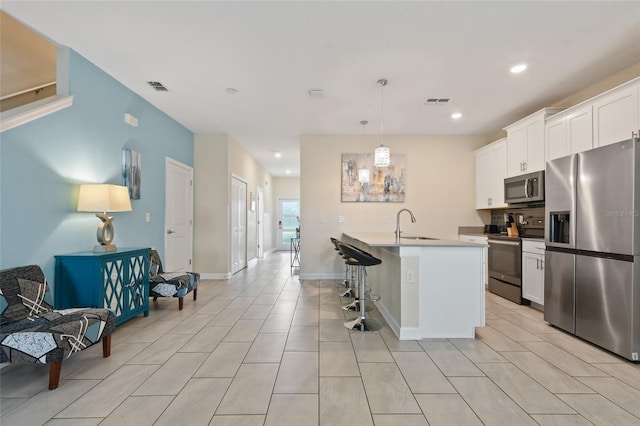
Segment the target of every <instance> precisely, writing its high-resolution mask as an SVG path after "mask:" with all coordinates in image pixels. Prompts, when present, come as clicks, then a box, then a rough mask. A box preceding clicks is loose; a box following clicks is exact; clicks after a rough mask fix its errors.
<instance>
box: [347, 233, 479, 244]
mask: <svg viewBox="0 0 640 426" xmlns="http://www.w3.org/2000/svg"><path fill="white" fill-rule="evenodd" d="M344 235H346V236H348V237H350V238H353V239H354V240H358V241H360V242H362V243H364V244H366V245H368V246H370V247H465V246H466V247H486V246H487V245H486V244H478V243H470V242H467V241H459V240H446V239H435V238H434V239H413V238H400V243H398V242H396V236H395V235H394V233H393V232H345V233H344ZM407 236H411V235H409V234H407ZM425 237H428V235H425Z"/></svg>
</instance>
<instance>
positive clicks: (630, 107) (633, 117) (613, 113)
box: [593, 79, 640, 147]
mask: <svg viewBox="0 0 640 426" xmlns="http://www.w3.org/2000/svg"><path fill="white" fill-rule="evenodd" d="M639 87H640V81H639V80H638V79H636V80H633V81H631V82H629V83H627V84H623V85H622V86H619V87H617V88H615V89H613V90H611V91H609V92H607V93H605V94H603V95H602V96H599V97H597V98H596V99H594V102H593V142H594V147H599V146H604V145H609V144H612V143H616V142H620V141H623V140H626V139H630V138H631V133H632V132H637V131H638V128H640V110H639V108H640V107H639V105H638V90H639Z"/></svg>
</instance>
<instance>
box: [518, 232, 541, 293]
mask: <svg viewBox="0 0 640 426" xmlns="http://www.w3.org/2000/svg"><path fill="white" fill-rule="evenodd" d="M544 249H545V246H544V242H542V241H528V240H523V241H522V297H523V298H524V299H527V300H529V301H531V302H535V303H537V304H539V305H544Z"/></svg>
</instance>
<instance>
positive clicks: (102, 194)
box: [78, 184, 131, 213]
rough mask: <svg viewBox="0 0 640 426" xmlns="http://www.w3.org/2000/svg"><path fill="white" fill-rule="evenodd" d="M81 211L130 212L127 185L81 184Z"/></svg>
mask: <svg viewBox="0 0 640 426" xmlns="http://www.w3.org/2000/svg"><path fill="white" fill-rule="evenodd" d="M78 211H79V212H105V213H106V212H130V211H131V200H129V190H128V189H127V187H126V186H121V185H111V184H86V185H80V194H79V195H78Z"/></svg>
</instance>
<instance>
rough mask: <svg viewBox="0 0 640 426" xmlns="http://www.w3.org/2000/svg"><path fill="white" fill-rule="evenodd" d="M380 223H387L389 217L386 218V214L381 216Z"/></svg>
mask: <svg viewBox="0 0 640 426" xmlns="http://www.w3.org/2000/svg"><path fill="white" fill-rule="evenodd" d="M381 222H382V223H388V222H389V218H387V217H386V216H382V221H381Z"/></svg>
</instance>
